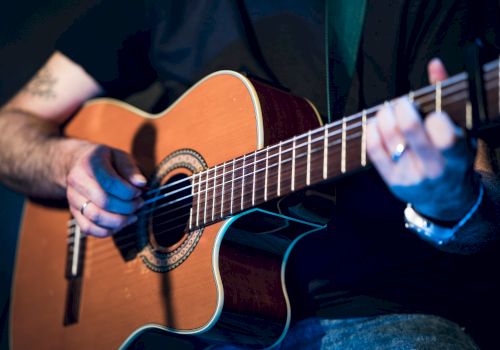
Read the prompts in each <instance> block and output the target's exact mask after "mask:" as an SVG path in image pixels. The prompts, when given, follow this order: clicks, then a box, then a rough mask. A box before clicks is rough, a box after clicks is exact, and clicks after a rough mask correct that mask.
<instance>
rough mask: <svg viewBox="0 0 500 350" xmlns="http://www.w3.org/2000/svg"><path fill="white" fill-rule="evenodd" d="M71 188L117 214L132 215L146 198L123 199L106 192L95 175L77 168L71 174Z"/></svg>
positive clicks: (69, 178)
mask: <svg viewBox="0 0 500 350" xmlns="http://www.w3.org/2000/svg"><path fill="white" fill-rule="evenodd" d="M69 188H73V189H74V190H75V191H77V192H78V193H80V195H81V196H82V197H83V198H86V199H88V200H90V201H92V203H93V204H94V205H96V206H98V207H99V208H101V209H104V210H106V211H109V212H112V213H116V214H121V215H130V214H132V213H134V212H135V211H137V209H139V208H140V207H141V206H142V205H143V203H144V200H143V199H142V198H140V197H138V198H134V199H132V200H123V199H120V198H117V197H115V196H113V195H112V194H109V193H106V192H105V191H104V189H102V188H101V186H100V184H99V183H98V182H97V181H96V180H95V179H94V178H93V177H91V176H89V175H88V174H87V173H86V172H83V171H77V170H75V171H72V172H71V173H70V174H69V176H68V189H69ZM77 205H78V203H77Z"/></svg>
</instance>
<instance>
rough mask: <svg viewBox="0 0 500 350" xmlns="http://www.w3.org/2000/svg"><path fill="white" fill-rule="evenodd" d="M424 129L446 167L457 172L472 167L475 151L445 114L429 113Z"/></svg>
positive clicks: (461, 131) (460, 130) (462, 132)
mask: <svg viewBox="0 0 500 350" xmlns="http://www.w3.org/2000/svg"><path fill="white" fill-rule="evenodd" d="M425 127H426V129H427V130H428V134H429V138H430V139H431V141H432V142H433V143H434V145H435V147H436V148H437V149H439V150H440V152H441V154H442V156H443V158H444V159H445V160H446V166H447V167H453V168H454V169H455V170H456V171H459V169H462V170H465V169H467V168H469V167H470V166H471V165H472V163H473V161H474V156H475V149H474V147H473V146H472V145H471V144H470V143H469V142H468V140H467V139H466V138H465V133H464V131H463V130H462V129H460V128H459V127H458V126H456V125H455V124H454V123H453V122H452V121H451V119H450V118H449V117H448V115H447V114H446V113H444V112H443V113H436V112H435V113H431V114H430V115H429V116H428V117H427V119H426V121H425Z"/></svg>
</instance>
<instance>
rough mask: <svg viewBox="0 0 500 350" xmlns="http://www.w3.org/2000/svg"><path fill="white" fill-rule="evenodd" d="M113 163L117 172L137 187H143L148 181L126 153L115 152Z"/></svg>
mask: <svg viewBox="0 0 500 350" xmlns="http://www.w3.org/2000/svg"><path fill="white" fill-rule="evenodd" d="M113 161H114V163H115V167H116V171H117V172H118V173H119V174H120V175H121V176H123V178H125V179H126V180H127V181H129V182H130V183H131V184H132V185H134V186H136V187H143V186H144V185H146V183H147V180H146V178H145V177H144V175H142V173H141V171H140V170H139V168H138V167H137V165H136V164H135V162H134V160H133V159H132V158H131V157H130V155H128V154H127V153H125V152H122V151H120V150H113Z"/></svg>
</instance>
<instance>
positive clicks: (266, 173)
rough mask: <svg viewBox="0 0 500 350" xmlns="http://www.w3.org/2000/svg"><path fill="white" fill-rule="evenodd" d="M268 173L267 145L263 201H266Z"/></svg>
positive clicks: (267, 150)
mask: <svg viewBox="0 0 500 350" xmlns="http://www.w3.org/2000/svg"><path fill="white" fill-rule="evenodd" d="M268 175H269V147H266V170H265V174H264V201H265V202H267V185H268V184H267V177H268Z"/></svg>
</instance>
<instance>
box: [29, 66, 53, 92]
mask: <svg viewBox="0 0 500 350" xmlns="http://www.w3.org/2000/svg"><path fill="white" fill-rule="evenodd" d="M56 82H57V79H56V78H55V77H54V76H53V75H52V73H51V71H50V70H49V69H48V68H42V69H41V70H40V71H39V72H38V73H37V74H36V75H35V77H34V78H33V79H32V80H31V81H30V82H29V83H28V85H26V86H25V87H24V89H23V90H24V91H25V92H27V93H29V94H32V95H33V96H39V97H43V98H54V97H56V94H55V92H54V85H55V84H56Z"/></svg>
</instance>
